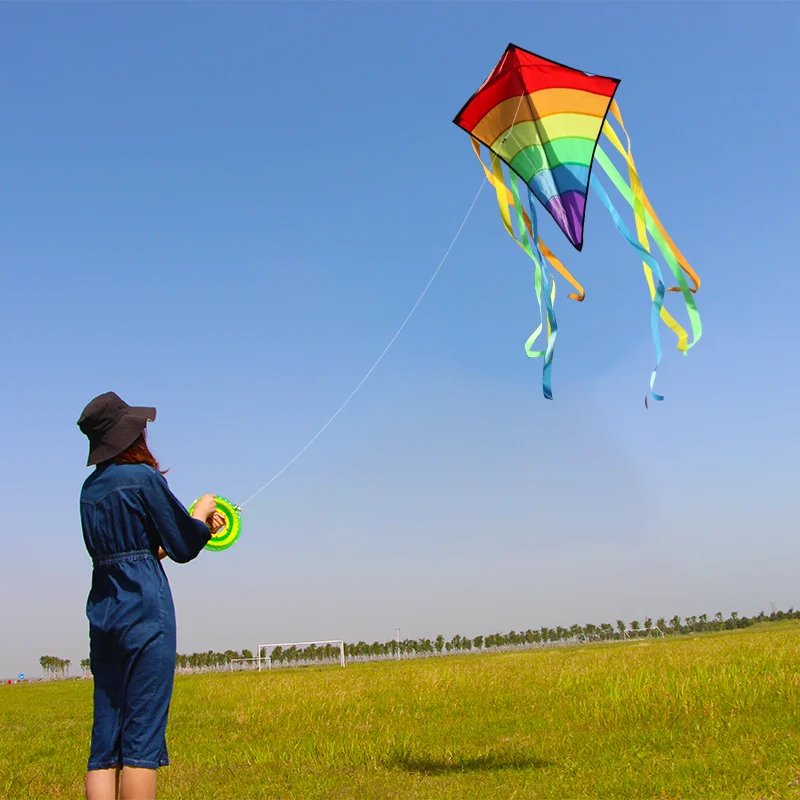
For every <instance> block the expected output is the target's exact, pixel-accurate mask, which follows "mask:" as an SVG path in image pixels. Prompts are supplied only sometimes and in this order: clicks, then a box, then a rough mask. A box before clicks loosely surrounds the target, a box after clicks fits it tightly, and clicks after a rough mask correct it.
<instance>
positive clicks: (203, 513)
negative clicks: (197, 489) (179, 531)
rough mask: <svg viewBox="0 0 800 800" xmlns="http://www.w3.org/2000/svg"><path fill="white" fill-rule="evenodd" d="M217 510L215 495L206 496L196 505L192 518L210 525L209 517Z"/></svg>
mask: <svg viewBox="0 0 800 800" xmlns="http://www.w3.org/2000/svg"><path fill="white" fill-rule="evenodd" d="M216 510H217V498H216V497H214V495H213V494H204V495H203V496H202V497H201V498H200V499H199V500H198V501H197V502H196V503H195V504H194V510H193V511H192V516H193V517H194V518H195V519H199V520H200V521H201V522H205V523H206V525H208V523H209V517H210V516H211V515H212V514H213V513H214V512H215V511H216Z"/></svg>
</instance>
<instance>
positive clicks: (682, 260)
mask: <svg viewBox="0 0 800 800" xmlns="http://www.w3.org/2000/svg"><path fill="white" fill-rule="evenodd" d="M611 113H612V114H613V115H614V118H615V119H616V120H617V122H619V124H620V127H621V128H622V130H623V132H624V133H625V138H626V139H627V144H628V147H627V152H626V149H625V148H624V147H623V146H622V142H620V140H619V137H618V136H617V133H616V131H615V130H614V129H613V128H612V127H611V125H610V124H609V123H608V121H607V120H606V122H605V124H604V126H603V133H604V134H605V135H606V136H607V137H608V139H609V141H610V142H611V144H613V145H614V147H615V148H616V149H617V151H618V152H619V153H620V155H622V157H623V158H624V159H625V161H626V162H627V164H628V174H629V176H630V183H631V189H632V190H633V193H634V196H635V197H636V198H637V200H639V201H640V202H641V203H642V204H643V205H644V207H645V208H646V209H647V211H648V213H649V214H650V216H651V218H652V219H653V222H655V224H656V227H657V228H658V229H659V231H661V235H662V236H663V237H664V239H665V240H666V242H667V244H668V245H669V246H670V249H671V250H672V252H673V254H674V255H675V258H676V260H677V261H678V263H679V264H680V266H681V269H682V270H683V271H684V272H685V273H686V274H687V275H688V276H689V279H690V280H691V281H692V283H693V284H694V288H693V289H689V291H690V292H691V293H692V294H697V290H698V289H699V288H700V276H699V275H698V274H697V273H696V272H695V271H694V270H693V269H692V267H691V266H690V265H689V262H688V260H687V258H686V256H684V255H683V253H681V251H680V250H679V249H678V246H677V245H676V244H675V242H673V241H672V238H671V237H670V235H669V234H668V233H667V232H666V230H665V229H664V226H663V225H662V224H661V221H660V220H659V218H658V215H657V214H656V212H655V211H654V210H653V206H652V205H651V204H650V201H649V200H648V199H647V195H646V194H645V192H644V188H643V187H642V183H641V181H640V179H639V174H638V172H637V171H636V164H635V162H634V160H633V153H632V152H631V137H630V136H629V135H628V131H627V129H626V128H625V123H624V122H623V121H622V112H621V111H620V110H619V106H618V105H617V101H616V100H613V101H612V103H611ZM636 218H637V219H636V227H637V231H638V229H639V224H640V220H639V211H638V210H637V211H636ZM641 224H642V225H644V215H642V221H641ZM667 291H668V292H680V291H681V288H680V287H679V286H670V287H668V288H667Z"/></svg>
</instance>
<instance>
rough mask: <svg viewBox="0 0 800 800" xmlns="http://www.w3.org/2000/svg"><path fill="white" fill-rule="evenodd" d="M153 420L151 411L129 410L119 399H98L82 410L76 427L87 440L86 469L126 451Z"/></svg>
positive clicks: (109, 395) (109, 396)
mask: <svg viewBox="0 0 800 800" xmlns="http://www.w3.org/2000/svg"><path fill="white" fill-rule="evenodd" d="M155 418H156V410H155V409H154V408H145V407H142V406H129V405H128V404H127V403H126V402H125V401H124V400H123V399H122V398H121V397H119V395H117V394H115V393H114V392H106V393H105V394H101V395H98V396H97V397H95V398H94V400H92V401H91V402H90V403H89V405H87V406H86V408H84V409H83V413H82V414H81V418H80V419H79V420H78V427H79V428H80V429H81V430H82V431H83V433H85V434H86V436H87V437H88V439H89V459H88V460H87V462H86V466H87V467H91V466H93V465H94V464H102V463H103V462H104V461H108V460H109V459H111V458H114V456H118V455H119V454H120V453H122V452H124V451H125V450H127V449H128V448H129V447H130V446H131V445H132V444H133V443H134V442H135V441H136V440H137V439H138V438H139V436H141V435H142V433H143V431H144V429H145V428H146V427H147V423H148V422H153V421H154V420H155Z"/></svg>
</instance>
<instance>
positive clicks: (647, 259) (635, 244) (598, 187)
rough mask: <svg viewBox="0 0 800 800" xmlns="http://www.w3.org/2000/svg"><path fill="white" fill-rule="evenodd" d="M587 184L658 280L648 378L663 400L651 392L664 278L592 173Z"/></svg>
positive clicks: (658, 355)
mask: <svg viewBox="0 0 800 800" xmlns="http://www.w3.org/2000/svg"><path fill="white" fill-rule="evenodd" d="M589 183H590V185H591V187H592V189H594V191H595V194H596V195H597V196H598V197H599V198H600V201H601V202H602V204H603V205H604V206H605V207H606V209H608V213H609V214H611V218H612V219H613V220H614V224H615V225H616V226H617V230H618V231H619V232H620V234H621V236H622V238H623V239H625V241H626V242H627V243H628V244H629V245H630V246H631V247H632V248H633V249H634V250H635V251H636V252H637V253H638V254H639V256H640V257H641V259H642V261H644V262H645V263H646V264H647V265H648V266H649V267H650V269H652V270H653V273H654V274H655V276H656V279H657V280H658V286H657V287H656V296H655V297H654V298H653V311H652V314H651V317H650V326H651V328H652V329H653V343H654V344H655V348H656V366H655V368H654V369H653V374H652V375H651V376H650V392H651V394H652V395H653V397H654V398H655V399H656V400H663V399H664V396H663V395H660V394H656V393H655V392H654V391H653V385H654V384H655V382H656V372H657V371H658V367H659V364H661V339H660V337H659V333H658V319H659V316H660V315H661V308H662V306H663V305H664V294H665V293H666V288H665V286H664V278H663V276H662V275H661V268H660V267H659V266H658V262H657V261H656V260H655V259H654V258H653V256H652V255H651V254H650V253H649V252H648V251H647V250H645V249H644V247H642V246H641V244H639V241H638V240H637V239H636V238H635V237H634V236H633V234H632V233H631V232H630V229H629V228H628V226H627V225H626V224H625V223H624V222H623V220H622V217H620V215H619V212H618V211H617V209H616V208H614V204H613V203H612V202H611V198H610V197H609V196H608V193H607V192H606V190H605V189H604V188H603V184H602V183H600V181H599V180H597V178H596V176H595V175H594V173H593V174H592V176H591V179H590V181H589Z"/></svg>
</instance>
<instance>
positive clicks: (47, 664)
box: [39, 656, 72, 681]
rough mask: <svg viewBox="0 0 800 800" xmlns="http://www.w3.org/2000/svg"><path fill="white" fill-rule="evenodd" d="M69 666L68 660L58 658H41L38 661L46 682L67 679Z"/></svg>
mask: <svg viewBox="0 0 800 800" xmlns="http://www.w3.org/2000/svg"><path fill="white" fill-rule="evenodd" d="M71 664H72V662H71V661H70V660H69V659H68V658H58V656H42V657H41V658H40V659H39V665H40V666H41V668H42V672H44V679H45V680H46V681H51V680H57V679H59V678H60V679H64V678H68V677H69V668H70V665H71Z"/></svg>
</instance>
